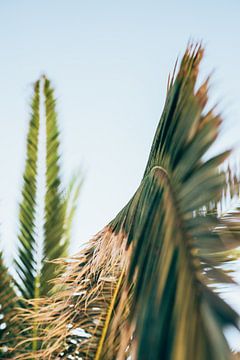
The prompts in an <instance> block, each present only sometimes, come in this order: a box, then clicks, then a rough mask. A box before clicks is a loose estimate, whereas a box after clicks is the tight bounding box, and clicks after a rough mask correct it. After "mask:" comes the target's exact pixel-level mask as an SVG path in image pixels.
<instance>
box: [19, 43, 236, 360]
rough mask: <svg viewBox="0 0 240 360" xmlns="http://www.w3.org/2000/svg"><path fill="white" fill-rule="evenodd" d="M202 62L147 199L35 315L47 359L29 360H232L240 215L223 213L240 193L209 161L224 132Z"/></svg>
mask: <svg viewBox="0 0 240 360" xmlns="http://www.w3.org/2000/svg"><path fill="white" fill-rule="evenodd" d="M202 56H203V49H202V47H201V46H196V47H193V46H190V47H188V48H187V50H186V52H185V54H184V56H183V58H182V61H181V63H180V66H179V70H178V72H177V74H176V75H175V74H173V76H172V77H171V78H170V79H169V82H168V90H167V97H166V102H165V105H164V109H163V113H162V116H161V118H160V122H159V124H158V127H157V131H156V134H155V138H154V141H153V145H152V148H151V152H150V156H149V160H148V163H147V166H146V169H145V172H144V176H143V179H142V181H141V183H140V185H139V187H138V189H137V190H136V192H135V194H134V195H133V197H132V198H131V199H130V201H129V202H128V204H127V205H126V206H125V207H124V208H123V209H122V210H121V211H120V212H119V214H118V215H117V216H116V218H115V219H114V220H113V221H112V222H111V223H110V224H108V225H107V226H106V227H105V228H104V229H103V230H102V231H100V232H99V233H98V234H97V235H96V236H95V237H94V238H93V239H91V240H90V241H89V243H88V244H87V245H86V247H85V248H84V249H83V250H82V251H80V253H79V254H77V255H76V256H75V257H73V258H72V259H71V261H67V268H66V270H65V272H64V275H61V276H59V278H58V279H57V280H56V289H58V291H55V293H54V294H53V295H51V296H50V298H48V299H43V301H42V307H41V309H40V311H39V313H38V314H36V315H35V316H34V314H33V313H32V312H31V311H30V312H28V319H29V318H30V317H33V319H34V321H35V322H36V321H38V322H39V333H40V332H41V330H42V338H41V339H42V347H41V349H40V350H38V351H37V352H33V353H25V354H23V355H22V357H21V356H20V358H22V359H23V358H24V359H31V358H32V357H33V358H34V359H37V358H40V359H84V360H89V359H94V360H100V359H102V360H103V359H104V360H112V359H120V360H121V359H144V360H156V359H164V360H165V359H166V360H192V359H196V360H206V359H208V360H226V359H230V358H231V356H232V355H231V351H230V348H229V345H228V343H227V341H226V339H225V336H224V328H225V326H227V325H230V326H235V327H237V328H238V321H239V316H238V314H237V313H236V312H235V311H234V310H233V309H232V308H231V307H230V306H229V305H228V304H227V303H226V302H224V301H223V300H222V298H221V296H219V291H217V288H216V284H218V283H225V282H227V283H228V282H232V281H233V280H232V279H231V277H230V276H229V274H228V273H227V272H226V271H224V268H223V267H222V266H221V265H222V264H224V263H225V262H227V261H230V260H231V259H232V258H233V257H234V255H232V254H234V252H231V249H232V248H235V247H236V246H237V245H239V230H240V228H239V225H238V224H239V220H238V216H239V210H237V211H236V212H233V213H231V214H228V216H224V214H223V213H222V212H221V204H222V202H223V199H226V198H227V197H228V195H227V194H228V193H229V191H230V194H231V196H232V197H234V196H235V195H237V196H238V195H239V186H238V184H239V182H238V181H235V179H236V177H235V175H234V174H233V176H232V177H231V178H230V177H229V171H225V172H224V171H223V170H219V169H220V168H221V166H222V164H223V163H224V162H225V161H226V160H227V159H228V157H229V155H230V151H226V152H223V153H221V154H219V155H217V156H211V155H210V153H209V152H208V150H209V149H210V147H211V146H212V145H213V144H214V143H215V141H216V139H217V137H218V134H219V129H220V125H221V122H222V120H221V117H220V115H218V114H216V113H215V109H210V110H207V102H208V83H209V79H207V80H206V81H205V82H204V83H203V84H202V85H201V86H200V87H199V88H196V82H197V79H198V73H199V64H200V62H201V59H202ZM236 185H237V186H236ZM236 221H238V222H236ZM25 315H26V314H25Z"/></svg>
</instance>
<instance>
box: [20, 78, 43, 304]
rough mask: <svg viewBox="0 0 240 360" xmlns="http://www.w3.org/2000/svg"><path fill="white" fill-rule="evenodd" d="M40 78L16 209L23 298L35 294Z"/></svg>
mask: <svg viewBox="0 0 240 360" xmlns="http://www.w3.org/2000/svg"><path fill="white" fill-rule="evenodd" d="M39 88H40V82H39V81H37V82H36V83H35V85H34V95H33V98H32V104H31V108H32V114H31V120H30V124H29V131H28V135H27V159H26V165H25V170H24V175H23V190H22V201H21V203H20V210H19V222H20V230H19V236H18V257H17V259H16V260H15V263H16V271H17V274H18V276H19V277H20V279H21V282H19V281H18V282H17V284H18V287H19V289H20V291H21V293H22V295H23V297H24V298H26V299H32V298H34V297H35V291H36V284H35V279H36V273H37V261H36V251H37V240H36V233H35V215H36V193H37V161H38V141H39V140H38V137H39V122H40V117H39V104H40V94H39Z"/></svg>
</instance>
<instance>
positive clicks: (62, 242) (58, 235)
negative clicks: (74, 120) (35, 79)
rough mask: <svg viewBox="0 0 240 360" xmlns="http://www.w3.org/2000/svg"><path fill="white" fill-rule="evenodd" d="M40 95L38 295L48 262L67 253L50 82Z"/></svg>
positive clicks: (44, 290) (51, 268)
mask: <svg viewBox="0 0 240 360" xmlns="http://www.w3.org/2000/svg"><path fill="white" fill-rule="evenodd" d="M44 95H45V109H46V194H45V222H44V249H43V266H42V269H41V277H40V295H41V296H43V295H48V294H49V292H50V290H51V288H52V284H51V282H50V281H51V280H52V279H53V277H54V276H56V273H55V271H56V265H55V264H54V263H52V262H51V261H52V260H54V259H56V258H60V257H65V256H66V255H67V253H68V246H69V241H68V239H67V238H66V237H64V221H65V212H66V204H65V199H64V196H63V189H62V188H61V180H60V167H59V156H60V155H59V130H58V124H57V113H56V109H55V103H56V100H55V99H54V92H53V89H52V87H51V84H50V81H49V80H48V79H46V78H45V79H44Z"/></svg>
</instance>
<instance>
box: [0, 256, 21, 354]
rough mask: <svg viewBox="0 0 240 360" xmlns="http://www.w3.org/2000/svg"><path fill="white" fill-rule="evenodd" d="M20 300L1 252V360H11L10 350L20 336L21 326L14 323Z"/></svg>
mask: <svg viewBox="0 0 240 360" xmlns="http://www.w3.org/2000/svg"><path fill="white" fill-rule="evenodd" d="M17 303H18V299H17V296H16V292H15V290H14V287H13V279H12V277H11V275H10V274H9V271H8V269H7V267H6V265H5V264H4V261H3V254H2V252H1V251H0V358H1V359H9V349H10V348H12V347H13V346H14V342H15V341H16V337H18V336H19V331H20V326H19V325H18V324H17V323H16V322H15V321H14V317H15V315H16V306H17Z"/></svg>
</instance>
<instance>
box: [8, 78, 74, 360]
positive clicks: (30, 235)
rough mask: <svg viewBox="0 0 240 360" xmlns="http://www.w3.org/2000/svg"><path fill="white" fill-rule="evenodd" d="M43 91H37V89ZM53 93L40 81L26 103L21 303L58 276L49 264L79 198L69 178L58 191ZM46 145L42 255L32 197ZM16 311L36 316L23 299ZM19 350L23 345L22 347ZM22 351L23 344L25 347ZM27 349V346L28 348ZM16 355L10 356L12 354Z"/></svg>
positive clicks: (64, 243)
mask: <svg viewBox="0 0 240 360" xmlns="http://www.w3.org/2000/svg"><path fill="white" fill-rule="evenodd" d="M42 88H43V93H42V92H41V89H42ZM42 97H44V100H45V103H44V109H45V113H44V112H43V113H44V114H43V118H41V119H40V107H41V104H40V102H41V98H42ZM55 102H56V101H55V99H54V91H53V88H52V87H51V84H50V81H49V80H48V79H47V78H45V77H42V78H41V79H40V80H39V81H37V82H36V83H35V85H34V95H33V99H32V105H31V107H32V114H31V120H30V123H29V131H28V135H27V158H26V165H25V171H24V176H23V190H22V201H21V203H20V211H19V222H20V231H19V237H18V255H17V258H16V259H15V267H16V271H17V274H18V277H19V278H20V281H19V279H18V281H17V285H18V288H19V290H20V297H21V300H24V299H25V300H26V299H27V300H32V299H37V298H39V296H48V295H49V294H50V292H51V290H52V288H53V285H52V283H51V279H53V278H54V277H55V276H56V275H57V274H58V273H57V272H56V269H59V267H58V266H57V265H56V264H55V263H54V262H53V261H52V260H54V259H55V258H60V257H65V256H66V255H67V253H68V247H69V243H70V230H71V224H72V220H73V216H74V213H75V209H76V202H77V199H78V195H79V189H80V183H79V181H78V178H74V179H73V180H72V181H71V183H70V186H69V189H68V191H67V193H66V194H65V192H64V191H63V190H64V189H63V187H62V185H61V177H60V166H59V130H58V124H57V113H56V110H55ZM42 122H45V125H46V126H45V128H46V133H45V139H46V141H44V140H45V139H40V138H39V133H40V131H39V129H40V124H42ZM43 128H44V126H43ZM40 141H43V144H44V145H46V159H44V161H45V168H46V174H44V176H45V180H46V181H45V187H46V188H45V198H44V205H45V209H44V210H45V214H44V216H45V217H44V219H43V224H44V225H43V226H44V236H43V251H41V244H39V242H38V239H39V237H38V236H37V235H38V234H37V230H38V229H37V227H36V221H37V219H36V210H37V206H38V205H39V204H37V203H36V198H37V192H38V188H37V180H38V176H39V158H40V156H41V154H39V149H40V146H39V143H40ZM20 305H21V307H23V308H25V307H27V308H28V307H29V308H30V309H31V310H32V311H34V312H36V311H37V309H38V306H37V305H36V303H35V304H33V305H32V304H31V303H30V302H29V301H28V302H25V301H21V302H20ZM36 338H37V326H36V324H34V327H33V329H32V332H29V329H28V327H27V331H26V332H25V333H23V334H22V342H21V343H22V344H23V343H26V344H28V340H29V342H32V346H33V348H34V349H36V348H37V347H38V343H37V340H36ZM23 348H24V347H23ZM27 348H28V345H27ZM30 348H31V346H30ZM14 356H16V355H14Z"/></svg>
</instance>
